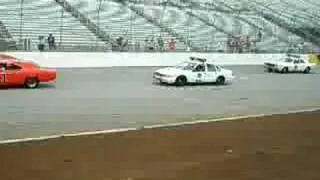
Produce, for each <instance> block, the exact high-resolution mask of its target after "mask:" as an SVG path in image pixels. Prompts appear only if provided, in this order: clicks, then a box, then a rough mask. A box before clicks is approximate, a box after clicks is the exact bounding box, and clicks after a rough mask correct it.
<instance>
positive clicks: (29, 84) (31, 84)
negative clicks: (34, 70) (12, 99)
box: [24, 78, 39, 89]
mask: <svg viewBox="0 0 320 180" xmlns="http://www.w3.org/2000/svg"><path fill="white" fill-rule="evenodd" d="M24 86H25V87H26V88H28V89H34V88H37V87H38V86H39V81H38V79H37V78H27V79H26V81H25V83H24Z"/></svg>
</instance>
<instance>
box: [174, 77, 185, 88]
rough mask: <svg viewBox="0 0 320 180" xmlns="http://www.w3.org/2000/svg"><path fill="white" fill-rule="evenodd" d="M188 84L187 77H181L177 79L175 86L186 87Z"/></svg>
mask: <svg viewBox="0 0 320 180" xmlns="http://www.w3.org/2000/svg"><path fill="white" fill-rule="evenodd" d="M186 84H187V78H186V77H185V76H179V77H177V79H176V82H175V85H177V86H184V85H186Z"/></svg>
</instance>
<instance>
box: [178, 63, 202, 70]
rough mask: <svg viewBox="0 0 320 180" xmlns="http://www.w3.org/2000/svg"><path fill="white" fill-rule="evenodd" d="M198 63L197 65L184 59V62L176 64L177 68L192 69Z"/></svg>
mask: <svg viewBox="0 0 320 180" xmlns="http://www.w3.org/2000/svg"><path fill="white" fill-rule="evenodd" d="M196 65H197V63H194V62H189V61H184V62H182V63H180V64H178V65H176V66H175V68H177V69H182V70H192V69H193V68H194V67H195V66H196Z"/></svg>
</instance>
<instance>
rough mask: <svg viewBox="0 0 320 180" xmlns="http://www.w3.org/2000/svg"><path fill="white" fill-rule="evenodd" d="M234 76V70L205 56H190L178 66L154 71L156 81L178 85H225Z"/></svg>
mask: <svg viewBox="0 0 320 180" xmlns="http://www.w3.org/2000/svg"><path fill="white" fill-rule="evenodd" d="M234 78H235V76H234V75H233V72H232V70H229V69H225V68H222V67H221V66H218V65H214V64H213V63H207V59H205V58H196V57H190V58H189V60H186V61H184V62H182V63H180V64H178V65H176V66H173V67H167V68H161V69H158V70H156V71H155V72H154V73H153V79H154V81H157V82H160V83H166V84H174V85H178V86H183V85H186V84H194V83H199V84H200V83H201V84H202V83H216V84H217V85H223V84H225V83H226V82H231V81H232V80H233V79H234Z"/></svg>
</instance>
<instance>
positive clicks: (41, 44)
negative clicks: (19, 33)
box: [38, 36, 45, 52]
mask: <svg viewBox="0 0 320 180" xmlns="http://www.w3.org/2000/svg"><path fill="white" fill-rule="evenodd" d="M44 48H45V40H44V36H39V44H38V50H39V51H41V52H42V51H44Z"/></svg>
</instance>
